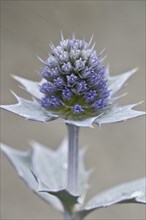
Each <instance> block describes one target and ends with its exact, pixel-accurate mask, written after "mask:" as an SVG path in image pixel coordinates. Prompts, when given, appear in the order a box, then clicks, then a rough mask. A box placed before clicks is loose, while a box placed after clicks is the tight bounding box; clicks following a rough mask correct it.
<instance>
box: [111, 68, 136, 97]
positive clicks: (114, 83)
mask: <svg viewBox="0 0 146 220" xmlns="http://www.w3.org/2000/svg"><path fill="white" fill-rule="evenodd" d="M137 70H138V68H134V69H132V70H130V71H128V72H126V73H123V74H120V75H118V76H108V82H109V87H108V88H109V90H110V95H111V96H113V95H114V94H115V93H116V92H118V91H119V90H120V89H121V88H122V87H123V85H124V84H125V82H126V81H127V80H128V79H129V78H130V77H131V76H132V75H133V74H134V73H135V72H137ZM107 72H108V71H107Z"/></svg>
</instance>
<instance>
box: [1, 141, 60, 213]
mask: <svg viewBox="0 0 146 220" xmlns="http://www.w3.org/2000/svg"><path fill="white" fill-rule="evenodd" d="M1 150H2V151H3V153H4V154H5V155H6V157H7V158H8V159H9V160H10V162H11V163H12V165H13V166H14V167H15V168H16V170H17V172H18V175H19V177H20V178H21V179H22V180H23V181H24V182H25V183H26V184H27V185H28V186H29V187H30V189H32V190H33V191H34V193H36V194H37V195H38V196H40V197H41V198H42V199H43V200H45V201H46V202H47V203H49V204H52V205H53V206H54V207H55V208H56V209H58V210H59V211H61V212H62V211H63V207H62V205H61V203H60V201H59V199H58V198H56V197H55V196H53V195H51V194H48V193H42V192H38V190H37V189H38V182H37V180H36V178H35V176H34V174H33V166H32V152H31V151H30V150H29V151H26V152H22V151H19V150H15V149H13V148H11V147H8V146H6V145H4V144H2V145H1Z"/></svg>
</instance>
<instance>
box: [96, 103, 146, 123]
mask: <svg viewBox="0 0 146 220" xmlns="http://www.w3.org/2000/svg"><path fill="white" fill-rule="evenodd" d="M138 104H139V103H138ZM138 104H131V105H125V106H112V107H111V108H110V109H108V110H106V111H105V113H104V114H102V115H101V116H100V117H98V118H97V119H96V120H95V121H94V123H95V124H97V125H99V126H100V125H102V124H108V123H114V122H120V121H126V120H128V119H131V118H135V117H138V116H141V115H145V114H146V113H145V112H143V111H136V110H133V109H132V108H134V107H135V106H137V105H138Z"/></svg>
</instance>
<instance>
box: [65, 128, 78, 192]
mask: <svg viewBox="0 0 146 220" xmlns="http://www.w3.org/2000/svg"><path fill="white" fill-rule="evenodd" d="M67 129H68V169H67V190H68V191H69V192H70V193H72V194H74V195H77V194H78V189H79V187H78V184H79V183H78V172H79V168H78V161H79V143H78V142H79V127H77V126H75V125H71V124H67Z"/></svg>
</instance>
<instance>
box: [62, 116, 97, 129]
mask: <svg viewBox="0 0 146 220" xmlns="http://www.w3.org/2000/svg"><path fill="white" fill-rule="evenodd" d="M98 117H99V116H98ZM95 119H97V116H96V117H90V118H87V119H84V120H80V121H75V120H65V122H66V123H68V124H73V125H76V126H79V127H91V128H92V127H93V122H94V121H95Z"/></svg>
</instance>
